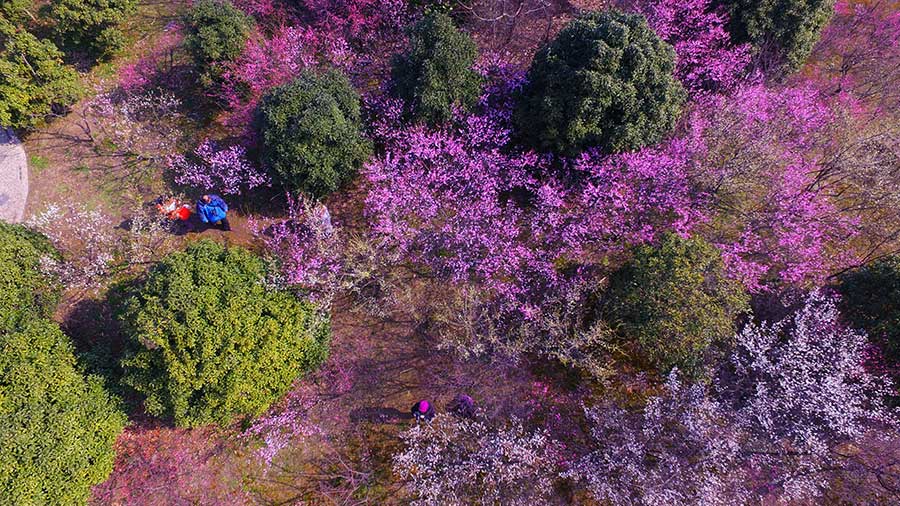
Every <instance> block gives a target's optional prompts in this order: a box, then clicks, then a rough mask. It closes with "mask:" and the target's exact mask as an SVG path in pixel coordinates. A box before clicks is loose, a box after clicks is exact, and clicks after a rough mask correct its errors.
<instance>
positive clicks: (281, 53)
mask: <svg viewBox="0 0 900 506" xmlns="http://www.w3.org/2000/svg"><path fill="white" fill-rule="evenodd" d="M238 6H239V7H241V8H243V9H244V10H245V11H246V12H248V13H250V14H253V15H255V16H257V17H260V18H261V19H263V20H265V18H266V16H271V15H272V13H277V12H282V11H281V10H280V9H281V7H280V6H278V5H277V4H273V3H271V2H270V1H268V0H253V1H248V2H242V3H239V4H238ZM275 18H281V20H280V23H284V21H285V20H287V21H289V23H288V24H277V25H275V26H273V27H271V28H269V29H262V30H260V31H259V32H257V33H256V34H255V35H254V36H253V37H251V38H250V40H248V42H247V46H246V48H245V49H244V52H243V54H242V55H241V56H240V57H239V58H238V59H237V60H236V61H234V62H231V63H229V64H228V65H226V66H225V68H224V69H223V72H222V79H223V83H222V86H221V89H220V90H219V91H218V92H217V93H218V96H219V98H220V99H221V100H222V101H224V102H225V103H226V104H227V106H228V109H229V113H228V114H227V115H226V118H225V122H226V123H227V124H229V125H233V126H246V125H247V124H248V123H250V119H251V117H252V113H253V110H254V109H255V107H256V104H257V103H258V102H259V99H260V98H261V97H262V96H263V95H264V94H265V93H266V92H267V91H268V90H269V89H271V88H272V87H274V86H278V85H280V84H284V83H286V82H288V81H290V80H291V79H293V78H294V77H296V76H297V74H298V73H299V72H300V71H301V70H302V69H304V68H310V67H316V66H318V65H328V66H332V67H337V68H340V69H342V70H344V71H346V72H348V73H350V74H351V75H352V74H355V73H356V70H360V72H362V71H363V69H369V67H370V66H371V64H372V63H374V62H375V61H376V60H377V62H378V63H379V65H381V66H383V65H384V64H385V63H386V62H387V60H388V56H389V55H391V54H392V53H393V52H395V51H397V50H398V48H399V45H398V44H399V42H400V41H402V40H403V27H405V26H406V24H407V23H408V22H409V21H410V19H411V18H410V14H409V11H408V9H407V6H406V2H404V1H402V0H388V1H374V0H304V1H303V2H299V5H295V6H293V7H292V8H291V9H290V10H289V12H282V14H280V15H279V16H275ZM363 73H364V74H366V75H369V77H370V74H371V73H372V71H371V69H369V70H367V71H365V72H363ZM363 77H366V76H363Z"/></svg>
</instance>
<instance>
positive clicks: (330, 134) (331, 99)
mask: <svg viewBox="0 0 900 506" xmlns="http://www.w3.org/2000/svg"><path fill="white" fill-rule="evenodd" d="M257 129H258V132H259V137H260V140H261V141H262V148H261V156H262V161H263V164H264V165H266V166H267V167H268V168H269V169H270V170H271V171H272V172H273V173H274V176H275V177H276V178H277V179H279V180H280V181H281V182H282V183H283V184H284V186H285V187H286V188H287V189H289V190H292V191H295V190H299V191H302V192H304V193H306V194H307V195H309V196H311V197H313V198H322V197H324V196H326V195H328V194H330V193H332V192H334V191H335V190H337V189H338V188H340V187H342V186H344V185H345V184H347V183H348V182H350V180H352V179H353V176H354V175H355V174H356V172H357V170H358V169H359V167H360V166H361V165H362V164H363V163H364V162H365V161H366V160H367V159H368V158H369V155H370V154H371V153H372V145H371V143H370V142H369V141H368V140H367V139H366V138H365V137H364V136H363V134H362V119H361V115H360V105H359V95H358V94H357V93H356V90H354V89H353V86H352V85H351V84H350V81H349V80H348V79H347V77H346V76H344V75H343V74H342V73H340V72H338V71H336V70H329V71H326V72H322V73H317V72H313V71H304V72H303V73H301V74H300V76H299V77H297V79H295V80H294V81H292V82H290V83H288V84H285V85H283V86H279V87H277V88H274V89H273V90H271V91H270V92H269V93H268V94H267V95H266V96H265V97H263V99H262V101H261V102H260V104H259V110H258V112H257Z"/></svg>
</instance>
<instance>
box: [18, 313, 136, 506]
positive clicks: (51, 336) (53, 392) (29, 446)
mask: <svg viewBox="0 0 900 506" xmlns="http://www.w3.org/2000/svg"><path fill="white" fill-rule="evenodd" d="M126 421H127V420H126V417H125V414H124V413H123V412H122V411H121V410H120V409H119V407H118V405H117V403H116V402H115V401H114V400H113V399H112V398H110V396H109V395H108V394H107V393H106V391H105V390H104V387H103V382H102V380H101V379H100V378H98V377H96V376H88V377H87V378H85V377H84V376H82V375H81V374H80V373H79V372H78V370H77V369H76V366H75V356H74V354H73V351H72V345H71V342H70V341H69V338H68V337H66V336H65V334H63V333H62V331H61V330H60V329H59V327H58V326H57V325H56V324H55V323H52V322H50V321H48V320H43V319H36V320H31V321H30V322H28V323H26V324H24V325H23V326H22V327H21V328H20V329H17V330H12V331H10V330H3V331H0V442H2V444H0V504H10V505H12V504H15V505H20V506H26V505H34V506H43V505H51V504H58V505H63V504H67V505H68V504H86V503H87V499H88V498H89V496H90V493H91V487H92V486H94V485H96V484H98V483H101V482H103V481H104V480H106V478H108V477H109V474H110V473H111V472H112V469H113V461H114V460H115V451H114V449H113V444H114V443H115V440H116V437H117V436H118V435H119V433H120V432H122V429H123V428H124V426H125V423H126Z"/></svg>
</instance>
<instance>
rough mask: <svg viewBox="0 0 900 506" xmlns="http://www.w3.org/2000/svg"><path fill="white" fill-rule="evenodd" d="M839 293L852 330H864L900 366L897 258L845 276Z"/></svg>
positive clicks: (899, 302) (841, 280) (899, 309)
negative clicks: (852, 327)
mask: <svg viewBox="0 0 900 506" xmlns="http://www.w3.org/2000/svg"><path fill="white" fill-rule="evenodd" d="M838 290H839V291H840V292H841V295H842V296H843V304H842V306H843V307H842V309H843V311H844V314H845V316H846V317H847V318H848V319H849V320H850V322H851V323H852V324H853V326H854V327H857V328H861V329H864V330H865V331H866V333H868V334H869V335H870V336H871V337H872V338H873V339H874V340H876V341H878V342H879V343H880V344H881V345H882V348H883V350H884V355H885V358H886V359H888V360H889V361H890V362H891V363H893V364H897V363H900V257H898V256H891V257H887V258H884V259H881V260H879V261H877V262H874V263H872V264H869V265H867V266H864V267H862V268H860V269H856V270H854V271H850V272H847V273H845V274H844V275H842V276H841V277H840V284H839V285H838Z"/></svg>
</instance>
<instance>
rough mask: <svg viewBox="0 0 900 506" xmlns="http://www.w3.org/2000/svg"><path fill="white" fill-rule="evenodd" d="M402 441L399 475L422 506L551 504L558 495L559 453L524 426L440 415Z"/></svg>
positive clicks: (543, 435) (547, 440)
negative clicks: (488, 422) (403, 446)
mask: <svg viewBox="0 0 900 506" xmlns="http://www.w3.org/2000/svg"><path fill="white" fill-rule="evenodd" d="M401 438H402V439H403V442H404V443H405V449H404V450H403V451H402V452H400V453H399V454H396V455H394V471H395V472H396V473H397V474H398V475H399V476H400V477H401V478H402V479H403V480H404V482H405V484H406V486H407V488H408V490H409V491H410V492H412V494H413V495H414V496H415V497H416V498H415V500H413V501H412V504H414V505H416V506H430V505H441V506H455V505H472V504H478V505H494V504H503V505H510V506H515V505H534V504H547V503H548V500H549V497H550V495H551V493H552V491H553V482H554V479H555V477H556V472H557V464H556V462H557V456H558V450H559V447H558V445H557V443H556V442H554V441H553V440H552V439H551V438H550V436H549V434H548V433H547V432H545V431H540V430H538V431H534V432H529V431H527V430H526V429H525V428H524V427H523V426H522V423H521V422H520V421H518V420H512V421H511V422H510V423H509V424H508V425H507V426H504V427H493V426H491V425H489V424H487V423H485V422H484V421H481V420H471V419H458V418H454V417H452V416H450V415H446V414H440V415H438V416H436V417H435V418H434V420H433V421H432V422H431V423H430V424H420V425H416V426H414V427H412V428H410V429H409V430H407V431H406V432H404V433H403V434H402V436H401Z"/></svg>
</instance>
